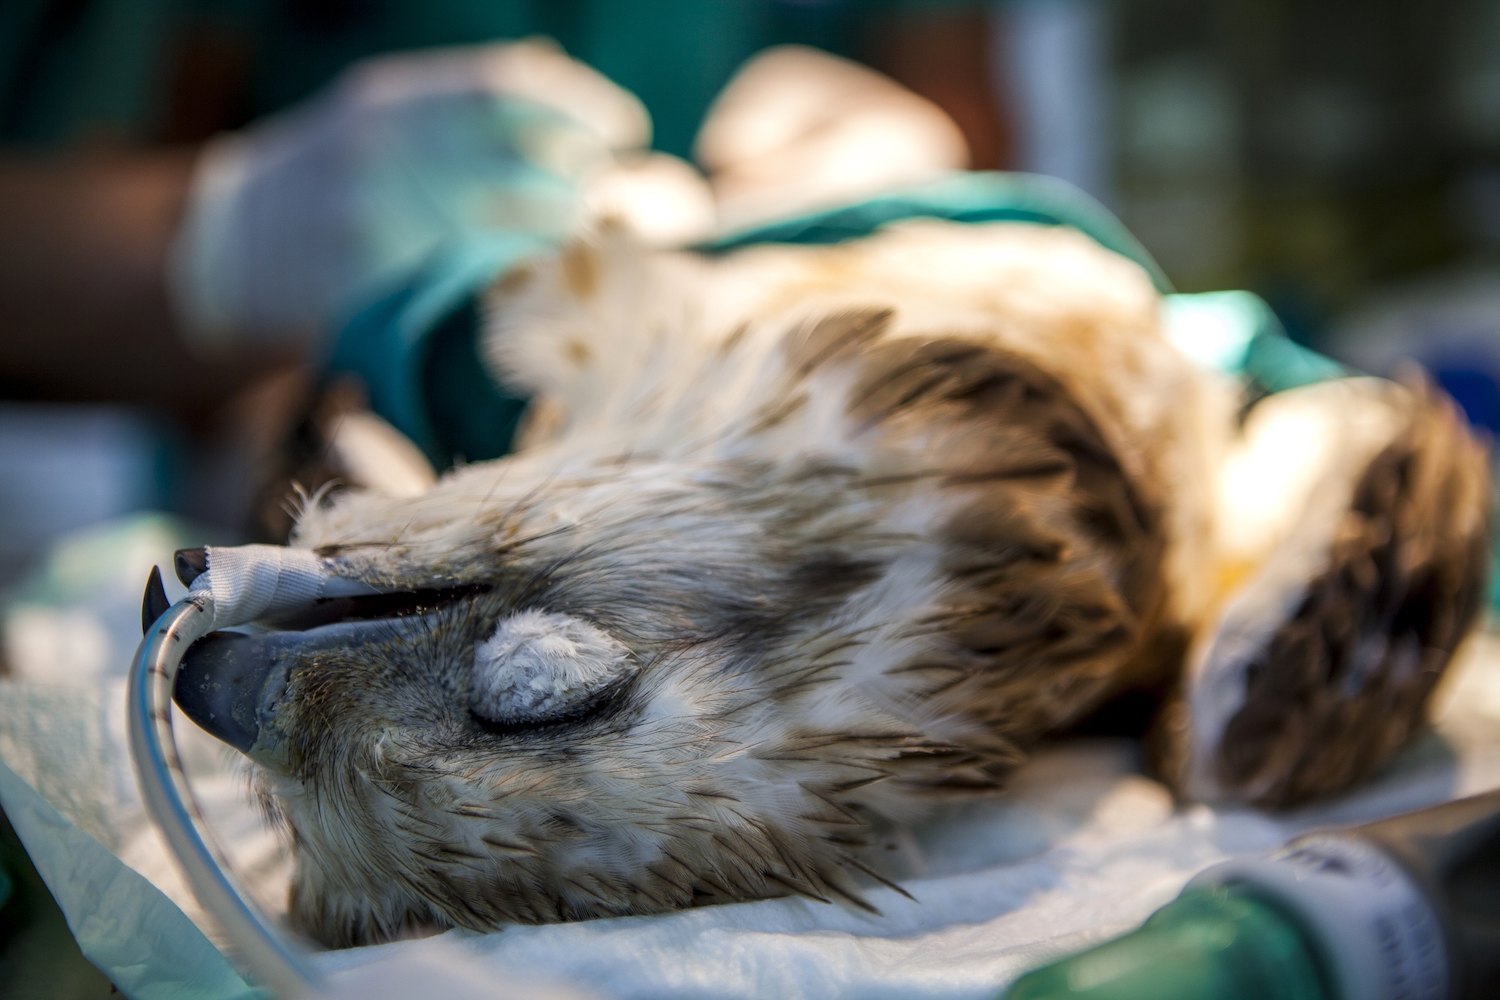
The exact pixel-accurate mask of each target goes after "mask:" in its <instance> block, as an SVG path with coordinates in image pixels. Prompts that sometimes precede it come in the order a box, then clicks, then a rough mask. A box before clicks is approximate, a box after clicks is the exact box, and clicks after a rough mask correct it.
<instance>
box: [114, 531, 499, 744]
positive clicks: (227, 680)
mask: <svg viewBox="0 0 1500 1000" xmlns="http://www.w3.org/2000/svg"><path fill="white" fill-rule="evenodd" d="M193 554H194V553H191V552H189V553H188V555H190V556H191V555H193ZM182 555H183V554H182V553H179V557H181V556H182ZM182 561H183V560H182V559H181V558H179V560H178V562H179V563H181V562H182ZM178 569H179V575H182V574H181V570H182V567H181V566H180V565H179V567H178ZM189 569H190V570H191V569H196V567H193V566H190V567H189ZM200 572H201V571H200ZM485 589H487V588H486V587H484V586H483V585H474V584H470V585H464V586H458V587H448V588H442V589H434V590H413V591H403V592H397V593H384V594H382V593H378V592H374V591H373V590H372V589H371V588H366V592H365V593H362V594H359V595H357V596H349V597H344V596H341V597H328V598H321V599H317V600H315V601H313V602H312V603H310V604H308V605H307V606H306V607H304V608H302V609H300V610H299V611H297V612H295V613H285V614H283V616H282V617H280V618H278V619H277V620H276V622H275V624H276V625H277V626H279V627H280V628H282V629H283V631H277V632H266V633H263V634H260V635H245V634H242V633H239V632H224V631H219V632H210V633H209V634H208V635H206V636H204V637H203V638H202V639H199V640H198V641H197V642H195V643H193V645H192V646H191V647H189V648H188V651H187V653H186V654H185V655H184V656H183V658H182V665H181V667H180V668H179V669H178V671H177V678H176V680H175V681H174V683H173V687H172V700H173V701H175V702H177V706H178V707H179V708H181V709H182V711H183V712H185V713H186V714H187V716H188V718H190V719H192V720H193V721H194V722H196V723H197V724H198V725H199V726H201V727H202V728H203V729H205V730H207V731H208V732H209V733H211V734H212V735H214V736H216V737H218V738H219V739H221V740H223V741H224V742H225V743H228V744H229V745H230V746H232V747H234V748H235V749H236V750H239V751H240V752H242V753H244V754H247V755H249V756H251V757H254V758H257V759H261V758H269V757H274V751H273V749H272V746H271V744H273V743H274V742H275V741H274V740H273V739H271V738H269V737H268V736H267V734H266V729H267V726H268V723H269V722H270V721H271V719H272V717H273V716H274V715H275V713H276V710H277V708H278V707H279V706H280V704H281V700H282V696H283V694H284V692H285V690H286V685H287V677H288V674H289V672H290V670H291V668H292V667H293V666H294V665H296V664H298V663H305V662H306V661H307V660H308V659H309V658H311V657H313V656H315V655H316V654H318V653H320V652H331V651H336V650H337V651H348V650H351V649H355V648H358V647H359V646H362V645H365V644H367V643H370V642H375V641H381V640H389V639H391V638H392V637H394V636H396V635H399V634H401V633H402V632H403V631H405V630H406V629H408V628H411V627H413V625H415V624H417V623H422V624H423V625H424V626H430V625H431V623H432V618H431V616H432V613H433V612H435V611H436V610H437V609H439V608H441V607H443V606H444V605H447V604H450V603H452V602H454V601H457V600H462V599H464V598H466V597H470V596H472V595H474V594H476V593H480V592H482V591H484V590H485ZM168 603H169V602H168V600H167V595H166V592H165V590H164V589H163V587H162V583H161V573H160V571H159V570H155V569H153V570H152V573H151V576H150V578H149V579H148V580H147V581H146V593H145V597H144V599H143V601H142V605H141V619H142V626H143V628H144V629H149V628H150V627H151V625H152V624H153V623H154V622H155V621H156V620H157V619H158V618H159V617H160V616H161V615H162V614H163V613H164V612H165V611H166V610H167V607H168Z"/></svg>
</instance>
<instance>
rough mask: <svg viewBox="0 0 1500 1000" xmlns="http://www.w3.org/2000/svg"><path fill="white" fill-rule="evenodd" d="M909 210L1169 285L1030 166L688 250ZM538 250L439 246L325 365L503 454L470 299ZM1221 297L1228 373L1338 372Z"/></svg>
mask: <svg viewBox="0 0 1500 1000" xmlns="http://www.w3.org/2000/svg"><path fill="white" fill-rule="evenodd" d="M911 218H936V219H947V220H951V221H955V222H964V223H981V222H995V221H1002V220H1010V221H1023V222H1033V223H1038V224H1043V225H1065V226H1071V227H1073V228H1075V229H1077V230H1079V231H1080V232H1082V233H1084V234H1086V235H1088V236H1089V237H1091V238H1093V239H1094V240H1096V241H1097V242H1098V243H1099V244H1100V245H1102V246H1104V247H1107V248H1109V249H1110V250H1113V251H1115V252H1116V253H1119V254H1122V255H1123V256H1125V257H1128V258H1129V259H1131V260H1133V261H1135V262H1136V263H1138V264H1140V265H1141V267H1142V268H1144V269H1145V271H1146V273H1147V274H1148V275H1150V276H1151V278H1152V280H1153V281H1154V282H1155V284H1156V286H1157V288H1158V289H1159V290H1161V291H1162V292H1164V293H1166V292H1170V291H1171V284H1170V282H1169V281H1168V280H1167V277H1166V275H1165V274H1164V273H1163V272H1162V270H1161V268H1160V267H1159V266H1158V265H1157V263H1156V261H1155V260H1153V259H1152V257H1151V255H1150V254H1149V253H1148V252H1147V251H1146V249H1145V247H1143V246H1141V244H1140V242H1139V241H1137V240H1136V239H1135V237H1133V236H1132V235H1131V234H1130V232H1129V231H1128V230H1126V229H1125V227H1124V226H1123V225H1121V224H1120V222H1119V220H1117V219H1116V218H1115V217H1114V216H1113V215H1111V214H1110V213H1109V211H1108V210H1106V209H1105V208H1104V207H1103V206H1102V205H1100V204H1099V203H1098V202H1097V201H1095V200H1094V199H1093V198H1090V197H1089V196H1088V195H1086V194H1084V193H1083V192H1082V191H1079V190H1078V189H1077V188H1074V187H1073V186H1071V185H1069V184H1067V183H1065V182H1063V181H1059V180H1056V179H1054V178H1050V177H1040V176H1036V175H1029V174H1016V173H982V172H976V173H965V174H956V175H954V176H952V177H948V178H944V179H942V180H938V181H934V182H930V183H927V184H921V185H917V186H914V187H910V188H906V189H903V190H901V191H896V192H891V193H889V194H885V195H881V196H879V197H876V198H871V199H868V200H866V201H863V202H860V203H858V204H855V205H849V206H842V207H838V208H833V209H828V210H824V211H819V212H813V213H810V214H807V215H803V216H798V217H796V218H793V219H788V220H781V221H776V222H772V223H768V224H766V225H763V226H757V227H754V228H751V229H747V230H744V231H742V232H739V233H733V234H730V235H727V236H724V237H721V238H719V239H716V240H713V241H711V242H709V243H706V244H704V245H703V246H701V247H699V248H698V249H699V250H701V251H702V252H704V253H710V254H719V253H727V252H729V251H731V250H734V249H738V248H740V247H746V246H752V245H755V244H764V243H800V244H827V243H838V242H842V241H844V240H850V239H857V238H859V237H862V236H868V235H869V234H870V233H872V232H874V231H875V230H876V229H878V228H880V227H881V226H883V225H885V224H887V223H890V222H895V221H898V220H901V219H911ZM546 248H547V244H546V243H545V242H544V241H541V240H539V239H535V238H530V237H526V238H522V237H514V238H511V239H505V238H498V239H495V240H491V241H488V242H471V243H465V244H459V245H453V246H449V247H446V248H444V249H443V250H441V251H440V252H439V253H438V254H436V255H435V256H434V257H432V258H431V259H430V260H429V261H428V262H427V264H426V265H425V266H424V267H422V268H421V269H420V270H419V271H418V272H417V273H416V274H414V275H413V276H412V278H411V279H410V280H408V281H405V282H403V283H401V284H400V285H399V286H398V287H396V288H395V289H393V290H391V291H389V292H387V293H386V294H385V295H384V296H383V297H381V298H380V299H379V300H378V301H376V302H375V303H373V304H372V305H370V306H368V307H366V308H364V309H362V310H360V311H359V312H358V313H357V314H356V315H355V316H354V318H353V319H352V320H351V321H350V322H349V323H347V324H346V325H345V326H344V327H343V329H342V330H340V332H339V334H338V337H337V340H336V345H335V348H334V351H333V354H332V356H331V359H330V362H329V365H328V369H329V371H330V372H333V373H351V374H354V375H357V376H358V377H359V378H360V379H361V380H363V382H364V383H365V385H366V386H367V387H368V389H369V393H370V402H371V407H372V408H373V409H374V410H375V412H377V413H379V414H380V415H381V416H382V417H384V418H385V419H386V420H388V421H390V422H391V424H392V425H394V426H395V427H396V428H397V429H398V430H400V431H401V432H402V433H404V434H405V435H406V436H407V437H409V438H411V439H412V440H413V441H414V442H416V444H417V446H418V447H420V448H421V449H422V450H423V451H424V452H425V453H426V454H427V456H428V458H430V459H431V460H432V463H433V465H434V466H435V467H436V468H438V469H446V468H449V467H451V466H452V465H454V464H455V463H457V462H460V461H469V462H477V461H483V460H485V459H490V458H498V457H499V456H501V455H504V454H506V453H507V452H508V451H509V450H510V442H511V439H512V437H513V435H514V432H515V429H516V426H517V425H518V423H519V421H520V418H521V415H522V413H523V412H524V410H525V406H526V400H525V398H523V397H521V396H518V395H516V394H514V393H513V392H511V391H508V390H506V389H505V388H503V387H501V386H499V385H497V384H496V383H495V382H494V381H493V380H492V379H491V378H490V377H489V376H488V375H487V374H486V373H485V371H484V369H483V366H482V365H481V364H480V361H479V350H478V338H479V334H480V331H479V325H480V316H479V311H478V308H477V306H476V296H477V294H478V292H479V290H480V289H481V288H483V287H484V286H485V285H486V284H488V283H489V282H490V281H492V280H494V278H496V277H497V276H499V275H500V274H502V273H503V272H504V271H505V270H506V269H507V268H509V267H512V266H514V265H515V264H516V263H519V262H520V261H522V260H524V259H525V258H526V257H528V256H530V255H532V254H535V253H538V252H541V251H543V250H545V249H546ZM1218 294H1224V293H1218ZM1231 294H1233V295H1234V296H1237V297H1238V298H1237V299H1236V300H1235V301H1236V302H1237V303H1238V307H1237V308H1235V309H1232V310H1228V311H1226V312H1225V315H1226V321H1227V322H1230V323H1231V324H1238V326H1237V329H1238V330H1239V331H1240V333H1239V335H1240V336H1241V337H1242V340H1243V343H1244V345H1245V346H1244V349H1243V350H1242V351H1240V352H1239V353H1237V354H1235V355H1234V356H1233V357H1232V358H1227V359H1226V360H1225V361H1223V362H1222V363H1221V364H1220V365H1219V366H1220V367H1222V368H1223V369H1224V370H1225V371H1228V372H1230V373H1232V374H1236V375H1242V376H1244V377H1245V378H1246V379H1247V380H1249V381H1250V382H1252V383H1254V384H1255V385H1256V386H1257V387H1258V388H1259V389H1260V390H1261V391H1265V392H1279V391H1281V390H1283V389H1289V388H1294V387H1295V386H1298V385H1305V384H1307V383H1309V382H1314V381H1321V380H1322V379H1326V378H1332V377H1335V376H1337V375H1339V374H1343V373H1344V369H1343V368H1341V367H1340V366H1339V365H1338V364H1336V363H1335V362H1333V361H1330V360H1329V359H1327V358H1325V357H1323V356H1322V355H1319V354H1316V353H1315V352H1313V351H1309V350H1308V349H1306V348H1304V347H1300V346H1299V345H1297V344H1295V343H1293V342H1292V341H1291V340H1289V339H1287V337H1286V335H1285V332H1284V331H1283V330H1282V328H1281V324H1280V322H1279V321H1278V320H1277V319H1276V315H1275V313H1274V312H1272V311H1271V308H1270V307H1269V306H1267V305H1266V304H1265V303H1264V302H1263V301H1262V300H1261V299H1260V298H1258V297H1257V296H1254V295H1253V294H1252V293H1249V292H1235V293H1231ZM1200 298H1211V296H1208V297H1205V296H1171V297H1170V299H1169V301H1170V300H1172V299H1180V300H1192V299H1200ZM1247 302H1248V303H1249V306H1248V307H1246V305H1245V303H1247Z"/></svg>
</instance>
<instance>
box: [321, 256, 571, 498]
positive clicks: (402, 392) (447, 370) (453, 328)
mask: <svg viewBox="0 0 1500 1000" xmlns="http://www.w3.org/2000/svg"><path fill="white" fill-rule="evenodd" d="M545 247H546V244H545V243H544V242H542V241H541V240H539V239H537V238H535V237H529V236H514V237H510V238H506V237H496V238H494V239H491V240H486V241H470V242H465V243H461V244H455V245H449V246H445V247H443V248H440V249H439V250H438V252H436V253H435V254H434V255H433V256H432V257H430V258H429V259H428V260H427V262H426V264H425V265H424V266H423V267H422V268H420V269H419V270H418V271H417V272H416V273H415V274H414V275H412V277H411V278H410V279H409V280H407V281H404V282H402V283H400V284H399V285H398V286H397V287H396V288H394V289H392V290H390V291H388V292H387V293H386V294H385V295H383V296H381V297H380V298H379V299H377V300H376V301H375V302H373V303H372V304H371V305H369V306H367V307H365V308H363V309H360V310H359V311H357V312H356V313H355V314H354V316H353V318H351V319H350V320H349V322H348V323H346V324H345V325H344V327H343V328H342V329H341V330H340V332H339V335H338V338H337V340H336V341H335V344H334V349H333V353H332V355H331V356H330V358H329V360H328V364H327V370H328V371H329V372H331V373H335V374H352V375H355V376H357V377H358V378H359V379H360V380H361V381H362V382H363V383H364V385H365V388H366V391H367V392H368V393H369V396H370V408H371V409H372V410H374V411H375V412H376V413H378V414H380V415H381V416H382V417H384V418H385V419H386V420H388V421H389V422H390V423H391V424H392V425H393V426H394V427H396V428H397V429H398V430H400V431H401V432H402V433H403V434H405V435H406V436H407V437H409V438H411V440H412V441H413V442H414V443H415V444H416V445H417V447H419V448H421V449H422V451H423V452H424V453H425V454H426V455H427V457H428V459H429V460H431V462H432V463H433V465H434V466H435V467H436V468H439V469H446V468H449V467H450V466H452V465H454V464H455V463H457V462H461V461H471V462H472V461H480V460H482V459H486V458H495V457H498V456H500V455H503V454H505V453H506V452H508V451H509V450H510V442H511V438H512V437H513V436H514V434H515V428H516V425H517V423H519V421H520V419H521V414H522V412H523V411H524V410H525V408H526V398H525V397H522V396H516V395H513V394H511V393H509V392H507V391H506V390H504V389H503V388H502V387H500V386H499V385H497V384H496V383H495V381H494V380H493V379H491V378H490V377H489V375H488V374H487V373H486V372H485V370H484V368H483V365H482V364H481V362H480V358H479V343H478V337H479V330H480V317H479V305H478V294H479V291H480V289H482V288H483V287H484V286H485V285H486V284H487V283H489V282H490V281H491V280H493V279H494V278H495V276H496V275H499V274H502V273H504V271H506V270H507V269H508V268H510V267H511V266H513V265H514V264H516V263H518V262H519V261H521V260H524V259H525V258H527V257H529V256H531V255H533V254H535V253H537V252H539V251H540V250H542V249H544V248H545Z"/></svg>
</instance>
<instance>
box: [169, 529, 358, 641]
mask: <svg viewBox="0 0 1500 1000" xmlns="http://www.w3.org/2000/svg"><path fill="white" fill-rule="evenodd" d="M207 552H208V569H207V570H206V571H205V572H204V573H203V574H202V575H201V576H199V577H198V578H197V579H196V580H194V581H193V585H192V586H191V587H190V588H188V593H189V594H195V593H202V592H203V591H207V592H208V593H209V594H210V595H212V596H213V599H214V623H213V624H214V628H226V627H229V626H232V625H244V624H246V623H247V622H253V621H257V620H259V619H262V618H274V617H276V616H277V615H284V614H289V613H291V612H293V611H298V610H300V609H302V608H305V607H307V606H308V605H310V604H312V603H313V602H314V601H316V600H317V599H318V598H320V597H333V596H348V595H350V594H361V593H362V594H373V593H377V591H376V590H375V588H373V587H369V586H366V585H365V584H361V583H358V582H357V581H354V580H349V579H346V578H342V577H338V576H336V575H335V574H334V573H332V572H331V571H330V570H329V567H328V563H327V562H326V561H325V560H324V559H323V558H322V557H321V556H319V555H318V554H317V553H315V552H313V551H311V550H309V549H293V548H287V547H286V546H284V545H230V546H209V548H208V549H207ZM330 584H331V586H330Z"/></svg>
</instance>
